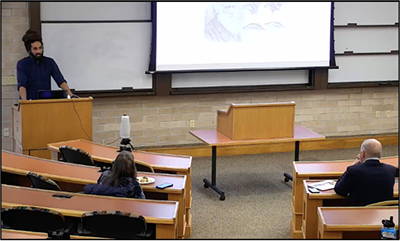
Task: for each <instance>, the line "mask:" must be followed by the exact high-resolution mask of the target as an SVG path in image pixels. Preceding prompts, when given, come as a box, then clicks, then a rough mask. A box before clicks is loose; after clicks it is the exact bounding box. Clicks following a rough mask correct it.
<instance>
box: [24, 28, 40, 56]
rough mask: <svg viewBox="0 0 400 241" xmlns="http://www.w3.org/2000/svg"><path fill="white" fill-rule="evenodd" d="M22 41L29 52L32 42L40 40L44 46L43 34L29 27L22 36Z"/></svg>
mask: <svg viewBox="0 0 400 241" xmlns="http://www.w3.org/2000/svg"><path fill="white" fill-rule="evenodd" d="M22 41H23V42H24V45H25V49H26V51H28V52H29V53H30V52H31V44H32V43H34V42H36V41H39V42H40V43H41V44H42V46H43V41H42V36H40V34H39V33H38V32H36V31H33V30H31V29H29V30H28V31H26V33H25V35H24V36H23V37H22Z"/></svg>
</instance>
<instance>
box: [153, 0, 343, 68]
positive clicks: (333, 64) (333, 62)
mask: <svg viewBox="0 0 400 241" xmlns="http://www.w3.org/2000/svg"><path fill="white" fill-rule="evenodd" d="M334 9H335V6H334V2H331V12H330V13H331V17H330V43H329V45H330V51H329V52H330V54H329V58H330V59H329V66H307V67H286V68H240V69H237V68H229V69H228V68H227V69H192V70H157V69H156V65H157V64H156V63H157V2H151V19H152V38H151V40H152V42H151V53H150V62H149V70H148V71H146V74H179V73H210V72H214V73H215V72H247V71H283V70H288V71H290V70H311V69H314V70H315V69H338V68H339V67H338V66H336V60H335V44H334Z"/></svg>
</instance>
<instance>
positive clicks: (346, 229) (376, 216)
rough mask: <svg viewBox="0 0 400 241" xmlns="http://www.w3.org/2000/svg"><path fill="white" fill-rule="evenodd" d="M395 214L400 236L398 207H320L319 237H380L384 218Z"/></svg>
mask: <svg viewBox="0 0 400 241" xmlns="http://www.w3.org/2000/svg"><path fill="white" fill-rule="evenodd" d="M390 216H393V221H394V223H395V224H396V229H397V238H399V225H398V223H399V208H398V207H319V208H318V238H319V239H375V240H378V239H380V231H381V228H382V220H383V219H389V218H390Z"/></svg>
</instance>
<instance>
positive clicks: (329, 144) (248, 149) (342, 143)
mask: <svg viewBox="0 0 400 241" xmlns="http://www.w3.org/2000/svg"><path fill="white" fill-rule="evenodd" d="M368 138H375V139H377V140H378V141H380V142H381V143H382V145H398V144H399V135H398V134H387V135H379V136H376V135H368V136H356V137H355V136H352V137H331V138H329V137H328V138H327V139H324V140H315V141H302V142H300V151H309V150H326V149H346V148H357V147H360V146H361V143H362V142H363V141H364V140H365V139H368ZM143 151H149V152H155V153H168V154H175V155H188V156H192V157H207V156H211V147H209V146H205V145H201V146H191V147H171V148H152V149H145V150H143ZM293 151H294V143H279V144H261V145H247V146H226V147H222V146H221V147H218V156H231V155H250V154H265V153H277V152H293Z"/></svg>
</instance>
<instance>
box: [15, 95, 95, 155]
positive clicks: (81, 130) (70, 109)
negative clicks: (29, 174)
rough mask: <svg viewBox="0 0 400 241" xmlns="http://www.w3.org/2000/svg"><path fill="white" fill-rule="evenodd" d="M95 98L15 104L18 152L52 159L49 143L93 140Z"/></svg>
mask: <svg viewBox="0 0 400 241" xmlns="http://www.w3.org/2000/svg"><path fill="white" fill-rule="evenodd" d="M92 102H93V98H92V97H89V98H78V99H51V100H21V101H20V102H19V106H13V108H12V117H13V136H14V143H13V146H14V147H13V148H14V152H16V153H22V154H24V155H30V156H36V157H42V158H47V159H50V158H51V152H50V151H49V150H48V149H47V144H48V143H54V142H60V141H67V140H75V139H85V140H91V139H92Z"/></svg>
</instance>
